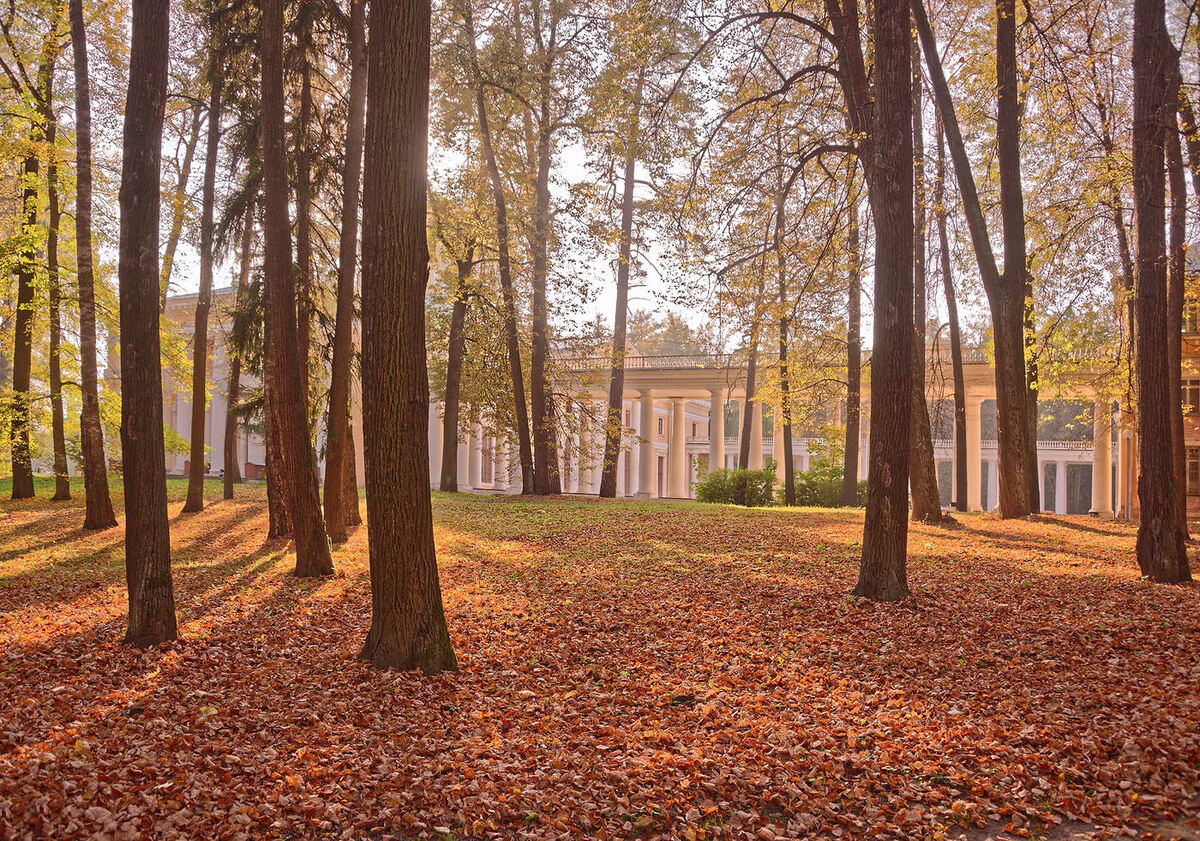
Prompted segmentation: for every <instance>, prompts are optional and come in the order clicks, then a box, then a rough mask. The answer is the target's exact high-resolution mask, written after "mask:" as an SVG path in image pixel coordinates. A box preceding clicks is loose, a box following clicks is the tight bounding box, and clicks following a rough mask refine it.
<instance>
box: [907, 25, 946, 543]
mask: <svg viewBox="0 0 1200 841" xmlns="http://www.w3.org/2000/svg"><path fill="white" fill-rule="evenodd" d="M914 39H915V36H914ZM921 83H922V78H921V55H920V52H919V51H918V49H917V47H916V44H915V42H914V44H913V49H912V133H913V179H914V180H913V186H914V190H913V200H914V206H913V348H912V428H911V429H910V430H909V436H908V441H909V444H908V447H909V450H908V462H909V464H908V478H909V484H910V485H911V487H912V518H913V519H914V520H920V521H922V522H926V523H936V522H940V521H941V519H942V500H941V496H940V495H939V494H938V484H937V465H936V463H935V462H934V459H933V438H932V435H933V433H932V429H931V427H930V423H929V404H928V403H926V402H925V298H926V286H925V275H926V273H925V229H926V221H925V204H926V198H925V126H924V115H923V106H924V103H923V99H922V96H921Z"/></svg>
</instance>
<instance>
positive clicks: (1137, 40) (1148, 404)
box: [1133, 0, 1191, 583]
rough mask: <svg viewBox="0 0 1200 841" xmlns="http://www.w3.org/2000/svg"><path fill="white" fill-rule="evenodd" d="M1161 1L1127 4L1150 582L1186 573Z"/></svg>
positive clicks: (1144, 562) (1143, 533)
mask: <svg viewBox="0 0 1200 841" xmlns="http://www.w3.org/2000/svg"><path fill="white" fill-rule="evenodd" d="M1164 14H1165V12H1164V8H1163V0H1134V6H1133V192H1134V209H1135V212H1136V214H1137V249H1136V251H1137V288H1136V294H1135V299H1136V301H1135V303H1136V310H1137V358H1138V368H1137V384H1138V404H1139V405H1138V408H1139V411H1138V437H1139V439H1140V440H1141V442H1142V446H1140V447H1138V459H1139V466H1140V468H1141V472H1140V474H1139V476H1138V500H1139V502H1140V504H1141V522H1140V524H1139V526H1138V536H1137V559H1138V566H1139V567H1140V568H1141V570H1142V574H1143V575H1145V576H1146V577H1148V578H1149V579H1150V580H1151V581H1158V582H1163V583H1176V582H1181V581H1188V580H1190V579H1191V571H1190V569H1189V567H1188V559H1187V553H1186V551H1185V548H1184V538H1183V530H1182V529H1181V528H1180V525H1179V524H1180V520H1179V513H1178V510H1177V509H1178V497H1177V495H1176V492H1175V481H1174V476H1173V475H1172V453H1171V447H1169V446H1161V444H1158V442H1164V441H1165V442H1169V441H1170V440H1171V406H1172V400H1171V394H1170V388H1171V377H1170V372H1169V371H1168V360H1169V358H1170V354H1169V352H1168V345H1169V343H1170V342H1175V341H1179V336H1178V335H1177V334H1175V335H1170V334H1168V332H1167V331H1166V330H1163V329H1161V327H1162V326H1165V324H1166V321H1167V288H1166V287H1167V253H1166V250H1167V243H1166V230H1165V224H1164V219H1163V209H1164V207H1165V205H1166V185H1165V182H1164V177H1163V176H1164V173H1163V168H1164V160H1163V147H1164V141H1165V139H1166V134H1167V119H1166V117H1167V115H1168V114H1170V113H1173V112H1174V105H1175V103H1173V102H1171V101H1170V97H1169V94H1168V92H1169V86H1168V84H1167V82H1168V75H1167V65H1168V62H1169V59H1170V50H1171V43H1170V40H1169V36H1168V35H1167V30H1166V25H1165V22H1164Z"/></svg>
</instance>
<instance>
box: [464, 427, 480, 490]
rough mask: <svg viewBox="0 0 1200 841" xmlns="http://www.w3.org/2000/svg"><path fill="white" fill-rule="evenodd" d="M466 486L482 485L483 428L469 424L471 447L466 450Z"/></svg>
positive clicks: (477, 486) (475, 486)
mask: <svg viewBox="0 0 1200 841" xmlns="http://www.w3.org/2000/svg"><path fill="white" fill-rule="evenodd" d="M467 486H468V487H471V488H481V487H483V429H482V428H481V427H480V426H479V424H477V423H476V424H472V425H471V447H470V449H469V450H468V452H467Z"/></svg>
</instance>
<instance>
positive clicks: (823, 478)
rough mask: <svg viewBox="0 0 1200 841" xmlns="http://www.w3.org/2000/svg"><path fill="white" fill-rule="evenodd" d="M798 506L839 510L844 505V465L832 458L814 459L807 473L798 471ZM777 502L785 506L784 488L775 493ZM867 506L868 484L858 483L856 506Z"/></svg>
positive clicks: (796, 478)
mask: <svg viewBox="0 0 1200 841" xmlns="http://www.w3.org/2000/svg"><path fill="white" fill-rule="evenodd" d="M794 475H795V481H796V505H800V506H805V507H809V508H838V507H839V506H841V504H842V476H843V475H844V474H843V473H842V465H841V463H840V462H835V461H834V460H833V459H831V458H826V457H820V456H818V457H814V458H813V459H812V460H811V461H810V463H809V469H808V471H807V472H803V473H802V472H800V471H796V473H795V474H794ZM775 495H776V498H777V502H778V504H779V505H783V497H784V488H782V487H781V488H779V489H778V490H777V491H776V492H775ZM866 504H867V483H866V481H865V480H864V481H862V482H859V483H858V493H857V494H856V499H855V505H856V506H858V507H859V508H862V507H864V506H865V505H866Z"/></svg>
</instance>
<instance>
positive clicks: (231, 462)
mask: <svg viewBox="0 0 1200 841" xmlns="http://www.w3.org/2000/svg"><path fill="white" fill-rule="evenodd" d="M253 246H254V203H253V202H251V203H250V206H249V207H247V208H246V223H245V227H244V228H243V229H242V265H241V270H240V271H239V272H238V284H237V291H236V293H235V301H237V304H238V308H239V309H240V304H241V298H242V296H243V295H245V294H246V293H245V290H246V286H247V284H249V283H250V260H251V251H252V250H253ZM241 390H242V356H241V354H240V353H239V352H238V351H237V349H236V348H234V349H233V356H232V358H231V359H230V361H229V387H228V388H227V389H226V392H225V395H226V397H225V445H224V448H223V449H224V451H225V475H224V480H225V481H224V485H225V487H224V495H225V499H233V486H234V485H235V484H241V481H242V471H241V467H240V466H239V464H238V438H239V435H238V429H239V428H240V426H241V418H240V417H239V416H238V411H237V409H238V399H239V398H240V397H241Z"/></svg>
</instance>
